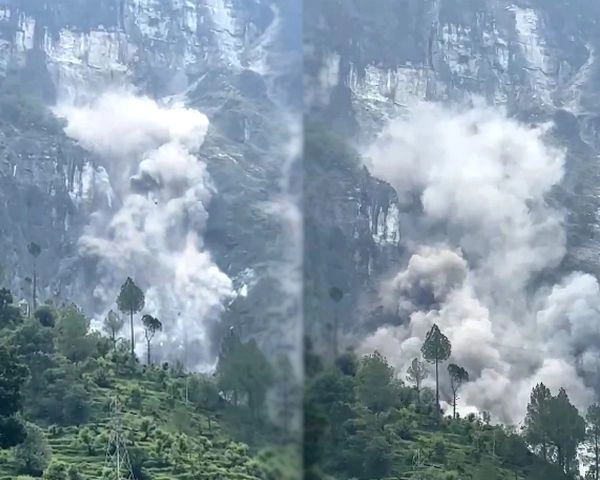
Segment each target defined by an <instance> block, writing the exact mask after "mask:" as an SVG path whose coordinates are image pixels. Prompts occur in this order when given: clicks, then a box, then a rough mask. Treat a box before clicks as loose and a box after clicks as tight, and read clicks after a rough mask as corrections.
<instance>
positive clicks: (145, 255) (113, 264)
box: [57, 91, 233, 363]
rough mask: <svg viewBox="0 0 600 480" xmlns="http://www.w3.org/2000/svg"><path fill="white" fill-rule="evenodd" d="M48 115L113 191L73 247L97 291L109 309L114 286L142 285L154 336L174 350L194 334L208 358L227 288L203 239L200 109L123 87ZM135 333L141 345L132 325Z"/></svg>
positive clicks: (206, 189) (203, 127) (205, 196)
mask: <svg viewBox="0 0 600 480" xmlns="http://www.w3.org/2000/svg"><path fill="white" fill-rule="evenodd" d="M57 114H58V115H60V116H63V117H64V118H65V119H66V120H67V122H68V124H67V127H66V128H65V131H66V133H67V134H68V135H69V136H70V137H72V138H73V139H75V140H77V141H78V142H79V143H80V144H81V145H82V146H83V147H84V148H86V149H87V150H89V151H90V152H92V153H94V154H95V155H96V156H97V157H99V158H100V159H101V162H102V163H103V164H104V165H105V166H106V168H107V170H108V171H109V173H110V178H111V185H112V188H113V190H114V196H115V197H116V199H117V200H116V201H115V202H113V204H114V205H113V207H112V208H111V207H107V208H104V209H103V210H99V211H96V212H94V213H93V215H92V219H91V221H90V223H89V225H88V226H87V228H86V231H85V233H84V235H83V236H82V237H81V238H80V240H79V251H80V254H81V256H83V257H84V258H89V259H93V260H95V261H96V274H95V279H96V281H97V286H96V288H95V289H94V296H95V298H96V300H97V301H99V303H100V304H101V305H102V308H103V309H106V310H108V309H109V308H114V302H115V298H116V296H117V294H118V292H119V288H120V285H121V284H122V283H123V281H124V280H125V278H126V277H127V276H131V277H132V278H133V279H134V281H135V282H136V283H137V284H138V286H140V288H142V289H143V290H145V293H146V308H145V309H144V312H148V313H152V314H154V315H156V316H158V317H159V318H160V320H161V321H162V322H163V325H164V334H163V335H161V337H160V338H157V343H159V342H162V343H163V344H164V348H165V349H166V350H173V349H174V348H175V347H177V346H181V345H183V344H187V342H188V341H196V342H199V344H200V345H199V348H197V349H196V352H195V355H194V358H193V359H192V360H191V361H193V362H198V363H201V362H205V361H209V360H210V359H207V358H203V357H202V355H203V353H202V352H203V351H204V352H206V350H207V349H205V348H202V347H203V346H204V347H205V346H207V345H208V341H209V339H208V338H207V325H208V324H209V322H211V321H215V320H216V319H217V318H218V314H219V313H220V311H221V310H222V309H223V305H224V302H226V301H227V299H228V298H229V297H230V296H231V295H232V294H233V291H232V283H231V281H230V279H229V278H228V277H227V275H226V274H225V273H223V272H222V271H220V269H219V268H218V267H217V266H216V265H215V264H214V262H213V261H212V259H211V256H210V254H209V252H207V251H206V250H205V249H204V247H203V240H202V232H203V231H204V229H205V225H206V221H207V217H208V214H207V211H206V205H207V204H208V202H209V201H210V199H211V197H212V195H213V194H214V193H215V190H214V187H213V185H212V183H211V180H210V178H209V175H208V173H207V171H206V165H205V164H204V163H203V162H202V161H201V159H200V158H199V157H198V156H197V152H198V150H199V148H200V146H201V145H202V143H203V141H204V138H205V135H206V132H207V129H208V124H209V122H208V119H207V117H206V116H205V115H204V114H202V113H200V112H197V111H195V110H192V109H188V108H185V107H184V106H182V105H160V104H158V103H157V102H155V101H154V100H152V99H150V98H146V97H138V96H136V95H134V94H133V93H131V92H125V91H122V92H112V93H107V94H104V95H102V96H100V97H99V98H98V99H97V100H96V101H95V102H93V103H90V104H87V105H83V106H81V105H62V106H60V107H59V108H57ZM138 323H139V322H138ZM136 335H137V336H138V339H139V340H140V341H139V342H138V347H139V348H140V353H141V351H143V349H144V345H143V342H141V339H142V337H143V332H142V330H141V326H140V325H138V326H137V332H136ZM197 347H198V345H197Z"/></svg>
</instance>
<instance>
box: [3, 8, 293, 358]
mask: <svg viewBox="0 0 600 480" xmlns="http://www.w3.org/2000/svg"><path fill="white" fill-rule="evenodd" d="M299 8H300V6H298V5H296V4H295V3H294V2H287V1H276V2H259V1H241V0H239V1H238V0H231V1H229V0H215V1H209V2H205V1H200V0H195V1H187V2H180V1H176V0H166V1H158V0H143V1H141V0H123V1H120V2H114V1H100V2H92V1H84V2H81V1H76V0H54V1H50V2H37V1H29V0H22V1H21V0H14V1H9V2H4V3H3V5H2V7H1V9H0V27H1V28H0V34H1V47H0V66H1V69H2V72H3V74H4V75H5V76H6V77H7V78H8V79H11V81H12V83H13V84H15V83H16V84H18V86H19V95H20V96H21V97H27V98H29V97H36V98H38V99H41V100H42V101H44V102H45V103H46V104H48V105H50V106H52V105H56V104H58V105H61V104H63V103H65V102H69V103H72V102H79V104H81V103H82V102H83V103H85V102H89V101H91V100H93V99H94V98H96V97H97V96H98V94H99V93H100V92H102V91H106V90H111V89H115V88H122V87H126V86H128V85H130V86H134V87H135V88H137V91H138V92H139V94H140V95H142V94H145V95H149V96H150V97H152V98H155V99H163V100H162V101H163V103H165V102H167V103H168V102H169V101H170V102H177V101H183V102H184V103H185V104H186V105H187V106H189V107H190V108H194V109H197V110H199V111H200V112H202V113H204V114H206V115H207V116H208V119H209V122H210V127H209V131H208V134H207V137H206V140H205V142H204V144H203V146H202V149H201V151H200V156H201V159H202V161H203V162H204V163H205V164H206V168H207V170H208V173H209V175H210V177H211V179H212V182H213V183H214V186H215V188H216V191H217V192H218V194H217V195H214V196H213V199H212V202H210V204H209V205H207V209H208V216H207V223H206V226H205V229H204V231H203V232H202V234H203V238H202V240H203V248H205V249H206V250H207V251H208V252H210V254H211V255H212V257H213V258H214V261H215V263H216V264H217V266H218V268H219V269H220V270H221V271H222V272H223V273H225V274H226V275H227V276H228V277H229V278H230V279H231V281H232V288H233V290H234V297H233V298H237V300H236V305H234V306H233V307H232V309H235V311H236V312H237V313H236V314H235V315H234V317H235V319H236V322H237V321H239V322H241V323H244V324H245V325H247V328H248V331H251V332H253V333H256V334H259V335H262V338H264V339H267V338H273V335H274V332H273V331H271V330H270V329H273V328H275V329H276V330H277V329H279V328H281V330H280V332H287V336H286V340H284V341H283V342H282V343H287V344H289V343H290V342H292V343H293V342H295V341H296V340H295V338H296V336H295V334H294V333H293V331H294V330H293V329H290V328H288V327H286V326H284V323H285V322H283V321H282V318H286V319H290V318H292V317H294V315H297V298H296V297H297V293H296V292H295V291H294V288H295V285H297V284H299V273H297V272H296V271H295V270H294V268H295V267H292V270H291V271H290V272H288V273H289V276H290V278H291V281H290V283H291V284H294V285H293V286H292V287H290V286H287V285H286V286H281V285H280V284H278V283H277V282H276V281H275V278H276V277H277V276H278V275H279V274H280V272H281V269H282V268H284V266H287V265H289V264H290V262H289V261H288V260H287V259H288V257H289V255H290V252H289V249H288V247H287V245H288V244H289V243H290V242H288V241H287V238H284V237H285V235H284V233H283V232H284V229H285V227H286V226H287V223H286V222H287V219H286V217H285V215H284V214H283V213H281V212H282V210H281V208H279V209H275V208H273V205H276V206H281V205H282V204H284V203H285V202H289V201H290V200H289V198H291V197H289V198H288V196H289V194H290V193H291V192H288V191H287V177H288V167H287V165H288V164H289V163H290V162H291V161H294V160H295V159H296V156H297V153H296V152H291V151H290V149H289V148H288V144H289V143H290V142H291V140H292V139H293V133H292V131H291V129H290V128H291V127H293V126H294V125H293V124H294V121H293V120H294V114H293V111H294V109H297V108H298V106H299V104H300V98H299V95H296V94H294V93H293V92H294V90H293V89H292V87H295V88H296V91H298V92H299V90H298V89H297V83H298V79H299V78H300V75H299V73H298V66H299V62H298V54H299V53H300V50H299V41H300V28H299V27H300V26H299V22H298V21H297V20H296V19H297V18H299V17H298V15H297V13H298V12H297V11H298V9H299ZM294 46H298V47H297V48H294ZM290 91H291V92H292V93H290ZM2 117H3V120H4V124H5V126H6V132H5V134H4V135H5V136H6V137H7V138H10V142H9V141H8V140H6V141H5V143H6V148H5V149H4V154H3V156H4V160H3V162H2V165H3V166H2V169H3V171H2V182H3V184H4V188H3V189H2V192H1V193H0V195H1V201H0V205H2V210H3V214H2V216H3V218H4V219H5V220H6V221H5V222H3V227H2V228H3V238H2V242H3V249H2V254H1V258H0V264H1V265H2V266H3V269H4V270H6V271H7V272H9V274H10V278H11V281H12V284H11V288H12V290H13V291H14V292H18V294H19V296H21V297H24V298H27V299H29V298H30V296H31V285H30V281H29V278H30V277H31V276H32V265H31V264H32V261H31V259H30V258H29V256H28V254H27V250H26V246H27V244H28V243H29V242H31V241H33V242H35V243H38V244H39V245H40V246H41V249H42V253H41V255H40V258H39V259H38V261H37V264H38V265H37V270H38V272H37V273H38V288H39V290H40V292H39V297H40V298H48V297H52V298H56V299H62V298H67V297H68V298H73V299H76V300H77V301H78V302H80V303H81V305H82V306H84V308H85V309H86V311H88V312H89V313H90V314H92V313H95V314H101V313H103V312H104V311H105V309H106V307H107V305H105V304H104V303H105V302H104V301H103V300H102V299H101V298H98V295H97V292H96V291H95V287H96V284H97V282H96V278H95V276H97V275H98V269H97V265H96V261H95V260H94V259H93V258H87V257H86V256H85V255H84V254H82V252H81V250H80V247H79V245H78V240H79V238H80V237H81V235H82V233H83V231H84V229H85V228H86V226H87V225H88V224H89V221H90V215H91V214H92V213H93V212H97V211H100V209H106V208H109V209H110V208H113V207H114V205H119V202H121V201H122V198H118V197H119V192H117V191H116V190H115V188H114V187H115V185H114V183H115V182H116V177H115V175H116V174H118V173H120V172H115V171H114V170H113V171H111V168H110V166H109V165H108V164H107V162H106V161H105V159H103V158H101V157H99V156H98V155H93V154H90V153H89V152H85V151H83V150H82V149H81V148H80V147H78V146H77V145H75V142H73V140H70V139H69V138H67V137H66V136H65V135H64V134H63V133H62V132H61V129H60V128H59V129H54V130H53V131H52V132H47V131H44V130H40V129H39V128H38V127H36V126H32V125H26V126H20V125H18V124H17V123H18V120H17V119H16V118H15V117H14V115H13V114H11V112H10V111H9V110H4V111H3V112H2ZM283 118H285V119H287V121H286V122H282V119H283ZM288 126H291V127H290V128H288ZM28 138H30V139H32V138H33V141H27V139H28ZM115 141H118V140H117V139H115ZM290 152H291V153H290ZM111 182H112V184H111ZM115 192H116V198H114V197H115ZM111 199H112V200H111ZM111 201H112V202H113V203H112V204H111ZM111 205H112V207H111ZM290 205H291V206H290V207H289V208H293V205H292V204H290ZM29 223H31V225H28V224H29ZM131 274H132V275H134V274H135V272H131ZM139 281H141V282H142V283H143V282H144V279H143V278H140V279H139ZM150 286H151V285H146V287H150ZM282 289H287V290H286V291H283V290H282ZM266 292H270V294H269V295H266V294H265V293H266ZM281 297H283V298H285V299H286V301H285V302H282V301H281V300H280V298H281ZM282 305H283V307H282ZM225 306H226V305H225ZM171 308H172V309H173V310H175V309H179V307H177V306H174V305H171ZM240 312H242V313H240ZM215 315H216V316H215ZM224 315H225V316H223V313H222V312H221V313H218V314H214V313H211V315H210V317H209V318H203V319H201V320H200V321H201V322H205V323H206V325H207V327H206V329H208V335H209V336H210V335H213V334H215V335H217V334H218V331H211V329H213V328H217V327H216V326H217V323H216V322H215V321H216V320H217V319H218V318H221V319H222V320H223V321H224V323H225V324H228V323H229V322H231V321H233V320H231V319H228V317H227V315H229V313H225V314H224ZM242 317H244V318H243V319H241V318H242ZM294 318H295V317H294ZM165 320H166V319H165ZM190 321H191V320H190ZM194 321H196V320H195V319H194ZM294 323H297V322H294ZM245 328H246V327H245ZM277 331H279V330H277ZM210 343H211V342H209V345H208V346H205V348H211V347H215V345H210ZM276 348H279V347H278V346H277V345H271V346H270V349H271V350H273V349H276ZM165 355H170V354H169V353H168V352H167V353H165ZM211 359H214V352H212V353H211V352H208V353H206V352H205V353H203V354H200V356H199V358H195V360H191V361H202V362H206V361H212V360H211Z"/></svg>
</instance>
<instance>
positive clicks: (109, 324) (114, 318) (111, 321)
mask: <svg viewBox="0 0 600 480" xmlns="http://www.w3.org/2000/svg"><path fill="white" fill-rule="evenodd" d="M124 325H125V321H124V320H123V318H122V317H120V316H119V315H118V314H117V313H116V312H114V311H113V310H110V311H109V312H108V313H107V314H106V317H105V318H104V323H103V324H102V328H104V331H105V332H106V333H107V334H108V335H109V336H110V340H111V341H112V344H113V349H116V348H117V334H118V333H119V332H120V331H121V330H122V328H123V326H124Z"/></svg>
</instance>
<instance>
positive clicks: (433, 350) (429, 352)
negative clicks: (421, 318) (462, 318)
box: [421, 324, 452, 415]
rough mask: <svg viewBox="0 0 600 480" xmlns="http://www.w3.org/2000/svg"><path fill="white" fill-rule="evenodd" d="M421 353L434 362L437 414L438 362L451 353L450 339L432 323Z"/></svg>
mask: <svg viewBox="0 0 600 480" xmlns="http://www.w3.org/2000/svg"><path fill="white" fill-rule="evenodd" d="M421 353H422V354H423V358H424V359H425V360H427V361H428V362H430V363H433V364H435V405H436V408H437V415H439V413H440V381H439V371H438V370H439V364H440V362H444V361H446V360H448V359H449V358H450V354H451V353H452V346H451V345H450V340H448V337H446V336H445V335H444V334H443V333H442V332H441V331H440V329H439V327H438V326H437V325H436V324H434V325H433V326H432V327H431V330H429V332H428V333H427V337H426V338H425V342H424V343H423V346H422V347H421Z"/></svg>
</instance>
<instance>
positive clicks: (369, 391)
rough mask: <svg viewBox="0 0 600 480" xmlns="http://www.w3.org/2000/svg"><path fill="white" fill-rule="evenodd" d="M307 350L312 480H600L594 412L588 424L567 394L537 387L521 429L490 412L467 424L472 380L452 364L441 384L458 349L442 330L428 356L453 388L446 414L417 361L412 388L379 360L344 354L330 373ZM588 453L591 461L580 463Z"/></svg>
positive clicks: (427, 346)
mask: <svg viewBox="0 0 600 480" xmlns="http://www.w3.org/2000/svg"><path fill="white" fill-rule="evenodd" d="M306 345H307V347H308V348H307V349H306V350H305V364H306V366H307V371H308V372H309V373H308V374H307V376H306V379H305V381H306V386H305V406H304V411H305V419H304V428H305V468H306V470H305V479H311V480H313V479H325V478H330V477H328V475H330V476H331V478H335V479H340V480H341V479H346V478H357V479H365V480H367V479H387V478H396V477H395V475H397V476H398V478H407V479H410V480H444V479H446V478H452V479H462V478H473V479H475V480H490V479H496V480H510V479H514V478H517V479H518V480H575V479H577V478H578V472H579V471H580V468H581V467H583V469H584V470H586V471H587V472H588V473H587V477H586V479H590V480H591V479H593V480H596V479H597V478H598V476H599V475H598V468H597V467H598V462H599V461H600V433H599V432H600V413H599V412H600V408H599V407H598V406H597V405H592V406H590V408H589V409H588V411H587V414H586V418H585V419H584V418H583V417H582V416H581V414H580V413H579V411H578V410H577V408H576V407H575V406H574V405H573V404H572V403H571V401H570V399H569V397H568V394H567V391H566V390H565V389H564V388H561V389H559V390H558V391H556V392H551V391H550V390H549V389H548V388H547V387H546V386H545V385H544V384H543V383H540V384H538V385H536V386H535V387H534V388H533V390H532V392H531V398H530V401H529V404H528V405H527V406H525V405H524V406H523V408H524V409H525V407H526V410H527V414H526V417H525V418H524V422H523V425H522V429H521V430H518V429H517V428H515V427H510V426H504V425H494V424H493V423H492V421H491V416H490V414H489V413H487V412H482V413H481V414H480V415H474V414H470V415H466V416H465V417H461V415H460V414H459V412H458V410H459V406H460V401H459V398H460V392H461V388H462V387H463V386H464V385H465V383H466V382H468V381H469V372H467V371H466V369H465V368H463V367H461V366H460V365H458V364H456V363H453V362H452V361H450V363H448V365H447V366H446V367H445V368H446V370H447V372H448V375H439V367H440V366H442V365H444V362H446V361H448V360H449V359H451V351H452V345H451V343H450V341H449V340H448V338H447V337H446V336H445V335H444V333H443V332H442V331H441V330H440V329H439V327H437V326H436V325H433V326H432V328H431V329H430V330H429V332H428V333H427V335H426V337H425V338H424V339H423V348H422V350H421V351H422V353H423V357H424V358H425V359H427V360H428V361H429V362H430V363H432V364H434V365H435V363H436V362H437V364H438V376H437V378H435V379H434V381H435V384H436V385H435V386H436V387H437V388H436V389H439V388H440V385H442V386H444V387H445V388H446V387H447V388H448V389H449V391H450V393H451V398H450V399H449V403H448V405H449V407H451V408H449V409H448V411H442V410H441V409H440V408H439V406H440V404H439V400H438V399H439V396H437V395H436V393H435V391H432V390H431V389H429V388H428V387H427V386H425V387H424V386H423V382H424V381H425V379H427V377H428V375H427V374H428V372H427V367H426V365H425V363H424V362H423V361H421V360H420V359H419V358H414V359H413V360H412V361H411V363H410V365H409V366H408V368H407V370H406V375H405V378H406V381H407V383H406V384H405V383H404V382H402V381H401V380H400V377H399V376H398V375H397V374H396V372H395V371H394V368H392V367H391V366H390V365H389V363H388V361H387V360H386V359H385V357H383V356H382V355H381V354H380V353H379V352H374V353H372V354H366V355H364V356H362V357H357V356H355V355H354V354H353V353H352V352H345V353H343V354H341V355H340V356H339V357H338V360H336V361H335V362H334V363H333V364H330V365H328V364H327V363H326V362H323V361H321V360H320V359H319V357H318V355H316V354H315V353H314V351H313V350H312V348H311V343H310V341H308V342H307V344H306ZM308 367H309V368H308ZM438 391H439V390H438ZM445 391H446V390H445ZM442 413H443V415H441V414H442ZM582 449H584V450H585V451H586V452H587V456H586V455H583V456H582V455H580V454H578V453H580V452H581V451H582ZM461 452H462V453H461Z"/></svg>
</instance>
